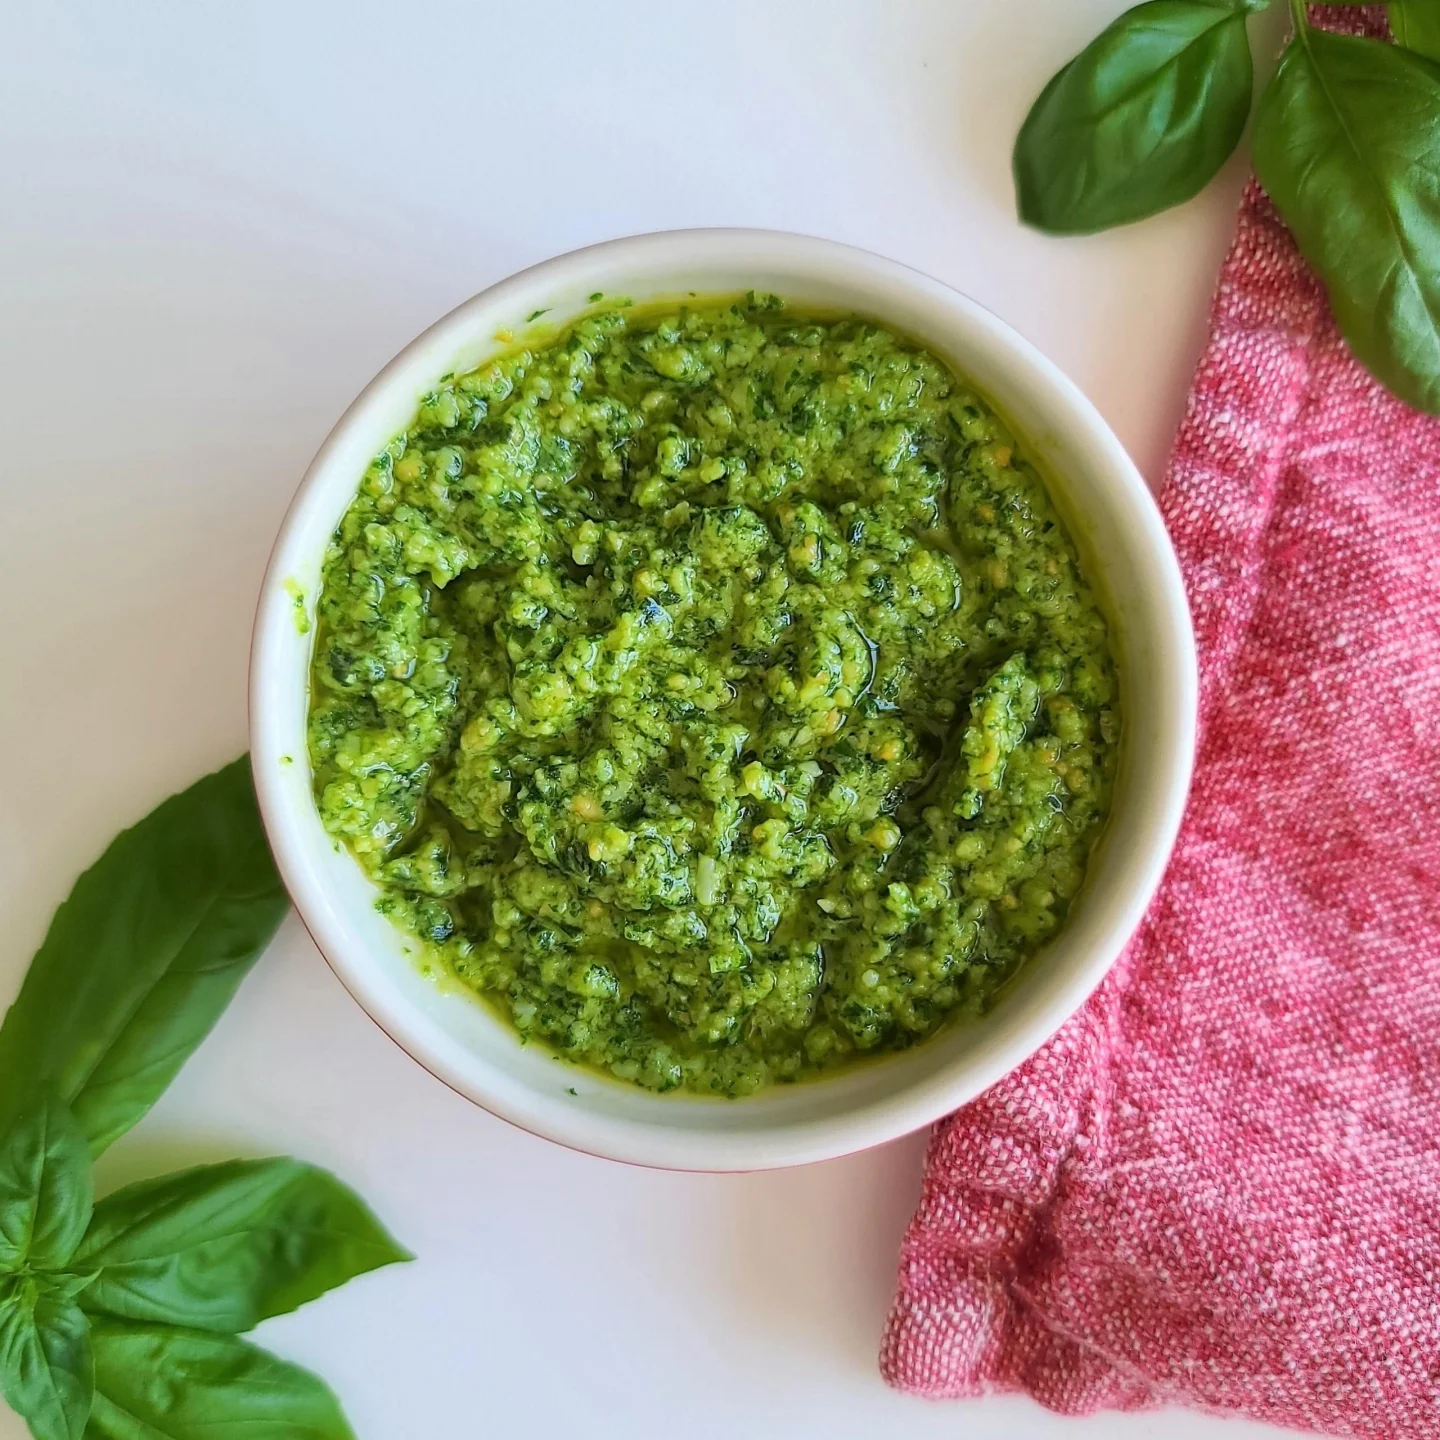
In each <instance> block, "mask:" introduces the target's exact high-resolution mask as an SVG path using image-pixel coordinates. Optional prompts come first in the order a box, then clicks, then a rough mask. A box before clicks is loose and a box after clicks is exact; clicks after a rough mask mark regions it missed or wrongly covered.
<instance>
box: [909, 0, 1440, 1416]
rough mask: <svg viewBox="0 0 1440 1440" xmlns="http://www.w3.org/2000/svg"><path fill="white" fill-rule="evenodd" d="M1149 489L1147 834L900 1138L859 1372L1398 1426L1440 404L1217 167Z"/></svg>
mask: <svg viewBox="0 0 1440 1440" xmlns="http://www.w3.org/2000/svg"><path fill="white" fill-rule="evenodd" d="M1330 13H1331V15H1332V16H1334V15H1335V12H1330ZM1347 13H1348V14H1349V15H1350V16H1351V17H1353V16H1355V15H1358V14H1359V13H1360V12H1341V16H1340V17H1337V19H1338V21H1339V23H1341V24H1343V23H1345V22H1344V19H1343V16H1344V15H1345V14H1347ZM1332 23H1335V22H1334V21H1332ZM1362 23H1368V24H1370V25H1371V26H1372V27H1374V29H1373V31H1372V33H1381V32H1380V28H1379V27H1380V25H1381V22H1378V21H1373V20H1372V21H1368V22H1362ZM1349 28H1357V25H1356V22H1355V21H1354V20H1353V18H1352V19H1351V23H1350V26H1349ZM1163 507H1164V511H1165V515H1166V518H1167V521H1168V523H1169V526H1170V531H1171V534H1172V536H1173V538H1174V541H1175V546H1176V549H1177V551H1178V552H1179V556H1180V562H1181V566H1182V568H1183V571H1184V574H1185V579H1186V584H1187V586H1188V588H1189V593H1190V598H1191V603H1192V606H1193V609H1194V613H1195V624H1196V633H1197V637H1198V640H1199V645H1200V657H1201V661H1200V663H1201V727H1202V729H1201V740H1200V752H1199V757H1198V768H1197V772H1196V778H1195V786H1194V790H1193V793H1192V796H1191V801H1190V806H1189V810H1188V813H1187V816H1186V820H1185V824H1184V828H1183V830H1182V833H1181V836H1180V841H1179V845H1178V848H1177V849H1176V852H1175V855H1174V858H1173V861H1172V863H1171V865H1170V868H1169V871H1168V874H1167V877H1166V880H1165V883H1164V886H1163V888H1162V890H1161V893H1160V895H1159V897H1158V898H1157V900H1156V902H1155V904H1154V906H1153V907H1152V909H1151V911H1150V913H1149V915H1148V917H1147V919H1146V921H1145V924H1144V926H1143V928H1142V929H1141V931H1140V933H1139V935H1138V936H1137V937H1136V939H1135V941H1134V943H1133V944H1132V945H1131V947H1130V949H1129V950H1128V951H1127V953H1126V955H1125V957H1124V958H1123V959H1122V961H1121V962H1120V964H1119V965H1118V966H1117V967H1116V970H1115V971H1114V973H1113V974H1112V975H1111V976H1110V978H1109V979H1108V980H1107V981H1106V982H1105V984H1104V985H1103V986H1102V987H1101V989H1100V990H1099V991H1098V992H1097V993H1096V995H1095V996H1094V997H1093V998H1092V1000H1091V1001H1090V1003H1089V1004H1088V1005H1087V1007H1086V1008H1085V1009H1084V1010H1083V1011H1082V1012H1081V1014H1080V1015H1079V1016H1077V1017H1076V1018H1075V1019H1074V1020H1073V1021H1072V1022H1071V1023H1070V1024H1069V1025H1067V1026H1066V1027H1065V1028H1064V1029H1063V1030H1062V1031H1061V1032H1060V1034H1059V1035H1057V1036H1056V1037H1055V1038H1054V1039H1053V1040H1052V1041H1051V1042H1050V1043H1049V1044H1048V1045H1047V1046H1046V1047H1045V1048H1044V1049H1043V1050H1042V1051H1041V1052H1040V1053H1039V1054H1038V1055H1037V1056H1035V1057H1034V1059H1032V1060H1031V1061H1030V1062H1029V1063H1027V1064H1026V1065H1025V1066H1023V1067H1022V1068H1021V1069H1020V1070H1018V1071H1017V1072H1015V1073H1014V1074H1013V1075H1011V1076H1009V1077H1008V1078H1007V1079H1006V1080H1004V1081H1003V1082H1001V1083H1000V1084H999V1085H997V1086H995V1088H994V1089H992V1090H991V1091H989V1092H988V1093H987V1094H986V1095H984V1096H982V1097H981V1098H980V1099H979V1100H977V1101H975V1102H974V1103H973V1104H971V1105H969V1106H967V1107H966V1108H965V1109H964V1110H962V1111H960V1112H959V1113H958V1114H956V1115H954V1116H952V1117H951V1118H950V1119H949V1120H947V1121H946V1122H944V1123H943V1124H942V1125H941V1126H939V1128H938V1129H937V1130H936V1132H935V1135H934V1137H933V1139H932V1142H931V1146H930V1151H929V1157H928V1160H927V1170H926V1176H925V1185H924V1192H923V1195H922V1198H921V1202H920V1206H919V1210H918V1213H917V1214H916V1216H915V1218H914V1220H913V1222H912V1223H911V1226H910V1229H909V1232H908V1234H907V1236H906V1239H905V1242H904V1247H903V1252H902V1258H901V1269H900V1283H899V1293H898V1296H897V1298H896V1301H895V1306H894V1310H893V1312H892V1314H891V1317H890V1322H889V1325H888V1328H887V1332H886V1335H885V1340H884V1346H883V1354H882V1357H881V1366H882V1369H883V1371H884V1374H885V1376H886V1378H887V1379H888V1380H889V1381H890V1382H891V1383H892V1384H894V1385H896V1386H899V1387H901V1388H902V1389H906V1390H911V1391H915V1392H918V1393H919V1394H922V1395H927V1396H932V1397H941V1396H966V1395H977V1394H982V1393H985V1392H988V1391H1013V1390H1020V1391H1026V1392H1028V1393H1029V1394H1030V1395H1032V1396H1033V1397H1034V1398H1035V1399H1037V1400H1038V1401H1040V1402H1041V1403H1042V1404H1044V1405H1047V1406H1049V1407H1051V1408H1052V1409H1055V1410H1060V1411H1064V1412H1069V1413H1082V1412H1089V1411H1094V1410H1100V1409H1105V1408H1121V1409H1133V1408H1139V1407H1145V1406H1152V1405H1158V1404H1164V1403H1170V1402H1179V1403H1186V1404H1191V1405H1197V1406H1201V1407H1204V1408H1208V1409H1213V1410H1223V1411H1236V1412H1241V1413H1244V1414H1246V1415H1250V1416H1253V1417H1255V1418H1257V1419H1261V1420H1266V1421H1270V1422H1272V1423H1276V1424H1283V1425H1293V1426H1298V1427H1304V1428H1310V1429H1315V1430H1320V1431H1325V1432H1328V1433H1331V1434H1336V1435H1358V1436H1374V1437H1385V1440H1403V1437H1421V1436H1424V1437H1435V1436H1437V1435H1440V424H1437V422H1435V421H1433V420H1430V419H1427V418H1424V417H1422V416H1420V415H1418V414H1416V413H1415V412H1413V411H1411V410H1409V409H1407V408H1406V407H1405V406H1404V405H1402V404H1401V403H1400V402H1399V401H1398V400H1395V399H1394V398H1392V397H1391V396H1389V395H1388V394H1386V393H1385V392H1384V391H1383V390H1382V389H1381V388H1380V387H1379V386H1378V385H1377V384H1376V383H1375V382H1374V381H1372V380H1371V379H1370V378H1369V377H1368V376H1367V375H1366V374H1365V372H1364V371H1363V370H1361V368H1360V367H1359V366H1358V365H1357V364H1356V362H1355V361H1354V360H1353V359H1352V358H1351V357H1350V355H1349V354H1348V353H1347V351H1346V350H1345V347H1344V345H1343V344H1342V342H1341V341H1340V339H1339V336H1338V334H1337V333H1336V330H1335V327H1334V324H1333V322H1332V321H1331V319H1330V316H1329V312H1328V309H1327V307H1326V303H1325V297H1324V294H1323V292H1322V290H1321V289H1320V287H1319V285H1318V284H1317V283H1316V281H1315V280H1314V278H1313V277H1312V276H1311V274H1310V273H1309V271H1308V270H1307V269H1306V267H1305V266H1304V264H1303V262H1302V261H1301V260H1300V258H1299V255H1298V253H1297V251H1296V249H1295V246H1294V244H1293V242H1292V241H1291V239H1290V237H1289V235H1288V234H1287V232H1286V231H1285V229H1284V227H1283V226H1282V225H1281V223H1280V222H1279V220H1278V219H1277V217H1276V215H1275V213H1274V211H1273V210H1272V209H1271V207H1270V205H1269V203H1268V201H1267V200H1266V199H1265V197H1264V195H1263V193H1262V192H1261V191H1260V190H1259V189H1258V188H1257V187H1254V186H1252V188H1251V189H1250V191H1249V193H1248V194H1247V196H1246V198H1245V202H1244V206H1243V208H1242V211H1241V215H1240V223H1239V232H1238V235H1237V238H1236V240H1235V245H1234V248H1233V250H1232V251H1231V254H1230V256H1229V259H1228V260H1227V262H1226V265H1225V269H1224V272H1223V274H1222V277H1221V281H1220V288H1219V293H1218V296H1217V298H1216V301H1215V306H1214V313H1213V317H1212V334H1211V338H1210V343H1209V348H1208V351H1207V353H1206V355H1205V357H1204V359H1203V361H1202V362H1201V365H1200V369H1199V371H1198V373H1197V375H1196V377H1195V384H1194V390H1193V393H1192V395H1191V398H1190V404H1189V410H1188V413H1187V415H1186V418H1185V421H1184V423H1183V425H1182V428H1181V430H1180V433H1179V437H1178V440H1177V443H1176V447H1175V453H1174V456H1173V459H1172V462H1171V467H1170V474H1169V478H1168V483H1167V486H1166V489H1165V492H1164V497H1163Z"/></svg>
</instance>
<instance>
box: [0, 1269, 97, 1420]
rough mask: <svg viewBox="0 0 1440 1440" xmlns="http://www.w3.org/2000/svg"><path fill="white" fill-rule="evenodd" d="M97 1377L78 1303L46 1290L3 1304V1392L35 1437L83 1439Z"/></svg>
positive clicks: (0, 1380) (0, 1387)
mask: <svg viewBox="0 0 1440 1440" xmlns="http://www.w3.org/2000/svg"><path fill="white" fill-rule="evenodd" d="M94 1376H95V1369H94V1365H93V1363H92V1361H91V1356H90V1326H89V1323H88V1322H87V1320H86V1319H85V1316H84V1314H83V1313H82V1312H81V1310H80V1308H79V1307H78V1306H76V1305H74V1304H71V1303H68V1302H65V1301H59V1300H55V1299H52V1298H50V1297H48V1296H45V1295H40V1296H38V1297H35V1296H30V1297H21V1296H19V1295H12V1297H11V1298H10V1299H9V1300H7V1301H5V1303H4V1304H3V1305H0V1393H3V1394H4V1396H5V1399H6V1402H7V1403H8V1404H9V1406H10V1408H11V1409H12V1410H13V1411H14V1412H15V1413H16V1414H17V1415H19V1416H20V1417H21V1419H23V1420H24V1421H25V1423H26V1424H27V1425H29V1427H30V1433H31V1434H32V1435H33V1436H34V1437H35V1440H80V1437H81V1436H82V1435H83V1434H84V1433H85V1417H86V1416H87V1415H88V1414H89V1413H90V1395H91V1391H92V1390H93V1388H94Z"/></svg>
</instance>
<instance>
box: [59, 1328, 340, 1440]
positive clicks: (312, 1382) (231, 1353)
mask: <svg viewBox="0 0 1440 1440" xmlns="http://www.w3.org/2000/svg"><path fill="white" fill-rule="evenodd" d="M91 1341H92V1344H93V1345H94V1348H95V1400H94V1404H93V1405H92V1407H91V1411H90V1424H89V1426H88V1427H87V1429H86V1431H85V1435H86V1437H87V1440H354V1434H353V1432H352V1431H351V1429H350V1426H349V1424H348V1423H347V1422H346V1420H345V1416H344V1414H343V1413H342V1411H341V1409H340V1402H339V1401H338V1400H336V1398H335V1396H334V1395H333V1394H332V1393H331V1392H330V1389H329V1387H328V1386H327V1385H326V1384H325V1382H324V1381H323V1380H321V1379H320V1378H319V1377H318V1376H315V1375H312V1374H310V1372H309V1371H308V1370H302V1369H300V1367H299V1366H297V1365H291V1364H288V1363H287V1362H286V1361H284V1360H280V1359H278V1358H277V1357H276V1356H274V1355H271V1354H269V1353H268V1352H267V1351H264V1350H261V1349H259V1348H258V1347H257V1346H254V1345H251V1344H248V1343H247V1342H246V1341H244V1340H237V1339H236V1338H235V1337H234V1336H233V1335H212V1334H210V1333H209V1332H207V1331H203V1330H182V1329H179V1328H177V1327H175V1326H170V1325H136V1324H131V1323H129V1322H127V1321H123V1320H96V1321H95V1322H94V1324H93V1327H92V1335H91Z"/></svg>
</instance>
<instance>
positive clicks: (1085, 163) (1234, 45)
mask: <svg viewBox="0 0 1440 1440" xmlns="http://www.w3.org/2000/svg"><path fill="white" fill-rule="evenodd" d="M1265 3H1266V0H1234V3H1227V0H1149V3H1147V4H1144V5H1137V6H1136V7H1135V8H1134V9H1133V10H1127V11H1126V12H1125V14H1123V15H1121V16H1120V18H1119V19H1118V20H1116V21H1115V22H1114V24H1112V25H1111V26H1110V27H1109V28H1108V29H1106V30H1104V31H1103V32H1102V33H1101V34H1100V35H1099V36H1098V37H1097V38H1096V39H1095V40H1094V41H1093V42H1092V43H1091V44H1090V45H1088V46H1087V47H1086V48H1085V49H1084V50H1082V51H1081V52H1080V54H1079V55H1077V56H1076V57H1075V59H1073V60H1072V61H1071V62H1070V63H1069V64H1068V65H1067V66H1066V67H1065V68H1064V69H1063V70H1061V71H1060V73H1059V74H1058V75H1056V76H1055V78H1054V79H1053V80H1051V81H1050V83H1049V85H1047V86H1046V87H1045V89H1044V90H1043V91H1042V92H1041V95H1040V98H1039V99H1038V100H1037V101H1036V102H1035V104H1034V107H1033V108H1032V109H1031V111H1030V114H1029V115H1028V116H1027V117H1026V120H1025V124H1024V125H1023V126H1022V127H1021V130H1020V135H1019V138H1018V139H1017V140H1016V142H1015V156H1014V170H1015V190H1016V195H1017V198H1018V203H1019V211H1020V218H1021V219H1022V220H1024V221H1025V222H1026V224H1028V225H1033V226H1035V227H1037V228H1038V229H1041V230H1048V231H1050V232H1051V233H1052V234H1059V235H1074V234H1084V233H1087V232H1089V231H1093V230H1105V229H1108V228H1109V227H1110V226H1112V225H1124V224H1127V223H1128V222H1130V221H1132V220H1143V219H1144V218H1145V217H1146V216H1147V215H1154V214H1155V213H1156V212H1157V211H1160V210H1166V209H1169V207H1170V206H1172V205H1178V204H1180V203H1181V202H1182V201H1184V200H1189V199H1190V198H1191V197H1192V196H1193V195H1197V194H1199V192H1200V191H1201V190H1203V189H1204V188H1205V186H1206V185H1207V184H1208V183H1209V181H1210V180H1211V179H1212V178H1213V177H1214V175H1215V172H1216V171H1217V170H1219V168H1220V167H1221V165H1223V164H1224V163H1225V161H1226V159H1227V158H1228V157H1229V155H1230V153H1231V152H1232V151H1233V150H1234V149H1235V146H1236V145H1237V144H1239V142H1240V136H1241V134H1242V133H1243V132H1244V129H1245V119H1246V116H1247V115H1249V113H1250V99H1251V95H1252V93H1253V89H1254V68H1253V65H1252V62H1251V59H1250V42H1249V38H1248V36H1247V35H1246V31H1245V16H1246V14H1247V13H1248V12H1249V11H1251V10H1255V9H1260V8H1263V6H1264V4H1265Z"/></svg>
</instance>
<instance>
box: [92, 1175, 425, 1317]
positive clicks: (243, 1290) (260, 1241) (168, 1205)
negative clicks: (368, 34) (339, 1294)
mask: <svg viewBox="0 0 1440 1440" xmlns="http://www.w3.org/2000/svg"><path fill="white" fill-rule="evenodd" d="M411 1258H412V1257H411V1256H410V1255H409V1253H408V1252H406V1251H405V1250H402V1249H401V1248H400V1246H398V1245H397V1244H396V1243H395V1242H394V1241H393V1240H392V1239H391V1238H390V1236H389V1235H387V1234H386V1233H385V1231H384V1229H383V1228H382V1227H381V1225H380V1222H379V1221H378V1220H376V1218H375V1217H374V1215H372V1214H371V1213H370V1211H369V1210H368V1209H367V1208H366V1206H365V1203H364V1202H363V1201H362V1200H361V1199H360V1197H359V1196H358V1195H356V1194H355V1193H354V1192H353V1191H351V1190H349V1189H347V1188H346V1187H345V1186H344V1185H342V1184H341V1183H340V1182H339V1181H338V1180H336V1179H335V1178H334V1177H333V1176H331V1175H327V1174H326V1173H325V1171H323V1170H318V1169H316V1168H315V1167H313V1166H310V1165H302V1164H300V1162H299V1161H296V1160H285V1159H277V1160H232V1161H229V1162H227V1163H225V1164H222V1165H203V1166H201V1167H200V1168H198V1169H195V1170H185V1171H182V1172H180V1173H179V1174H176V1175H166V1176H163V1177H161V1178H160V1179H158V1180H143V1181H141V1182H140V1183H139V1184H137V1185H130V1186H128V1187H127V1188H125V1189H124V1190H120V1191H117V1192H116V1193H115V1194H114V1195H109V1196H107V1197H106V1198H105V1199H104V1200H102V1201H101V1202H100V1203H99V1205H97V1206H96V1207H95V1219H94V1221H93V1223H92V1224H91V1226H90V1230H89V1233H88V1234H87V1235H86V1236H85V1242H84V1244H83V1245H82V1246H81V1247H80V1251H79V1253H78V1254H77V1255H76V1256H75V1260H74V1264H75V1266H76V1267H77V1268H83V1269H92V1270H98V1272H99V1274H98V1276H97V1278H96V1279H95V1281H94V1282H93V1284H92V1285H91V1286H90V1288H89V1289H88V1290H87V1291H86V1292H85V1294H84V1296H83V1298H82V1300H81V1303H82V1304H83V1305H84V1307H85V1308H86V1309H87V1310H92V1311H96V1310H98V1311H104V1312H106V1313H108V1314H111V1315H117V1316H124V1317H128V1318H130V1319H133V1320H159V1321H165V1322H167V1323H170V1324H175V1325H188V1326H193V1327H195V1328H198V1329H203V1330H221V1331H232V1332H233V1331H241V1330H249V1329H251V1328H252V1327H253V1326H255V1325H257V1324H259V1322H260V1321H261V1320H264V1319H266V1318H267V1317H268V1316H271V1315H280V1314H283V1313H284V1312H285V1311H288V1310H293V1309H295V1307H296V1306H298V1305H303V1304H304V1303H305V1302H306V1301H307V1300H313V1299H314V1298H315V1297H316V1296H317V1295H323V1294H324V1293H325V1291H327V1290H330V1289H333V1288H334V1287H335V1286H336V1285H343V1284H344V1283H345V1281H347V1280H349V1279H351V1278H352V1277H353V1276H356V1275H361V1274H364V1273H365V1272H366V1271H367V1270H375V1269H378V1268H379V1267H380V1266H382V1265H391V1264H394V1263H395V1262H396V1261H398V1260H409V1259H411Z"/></svg>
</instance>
